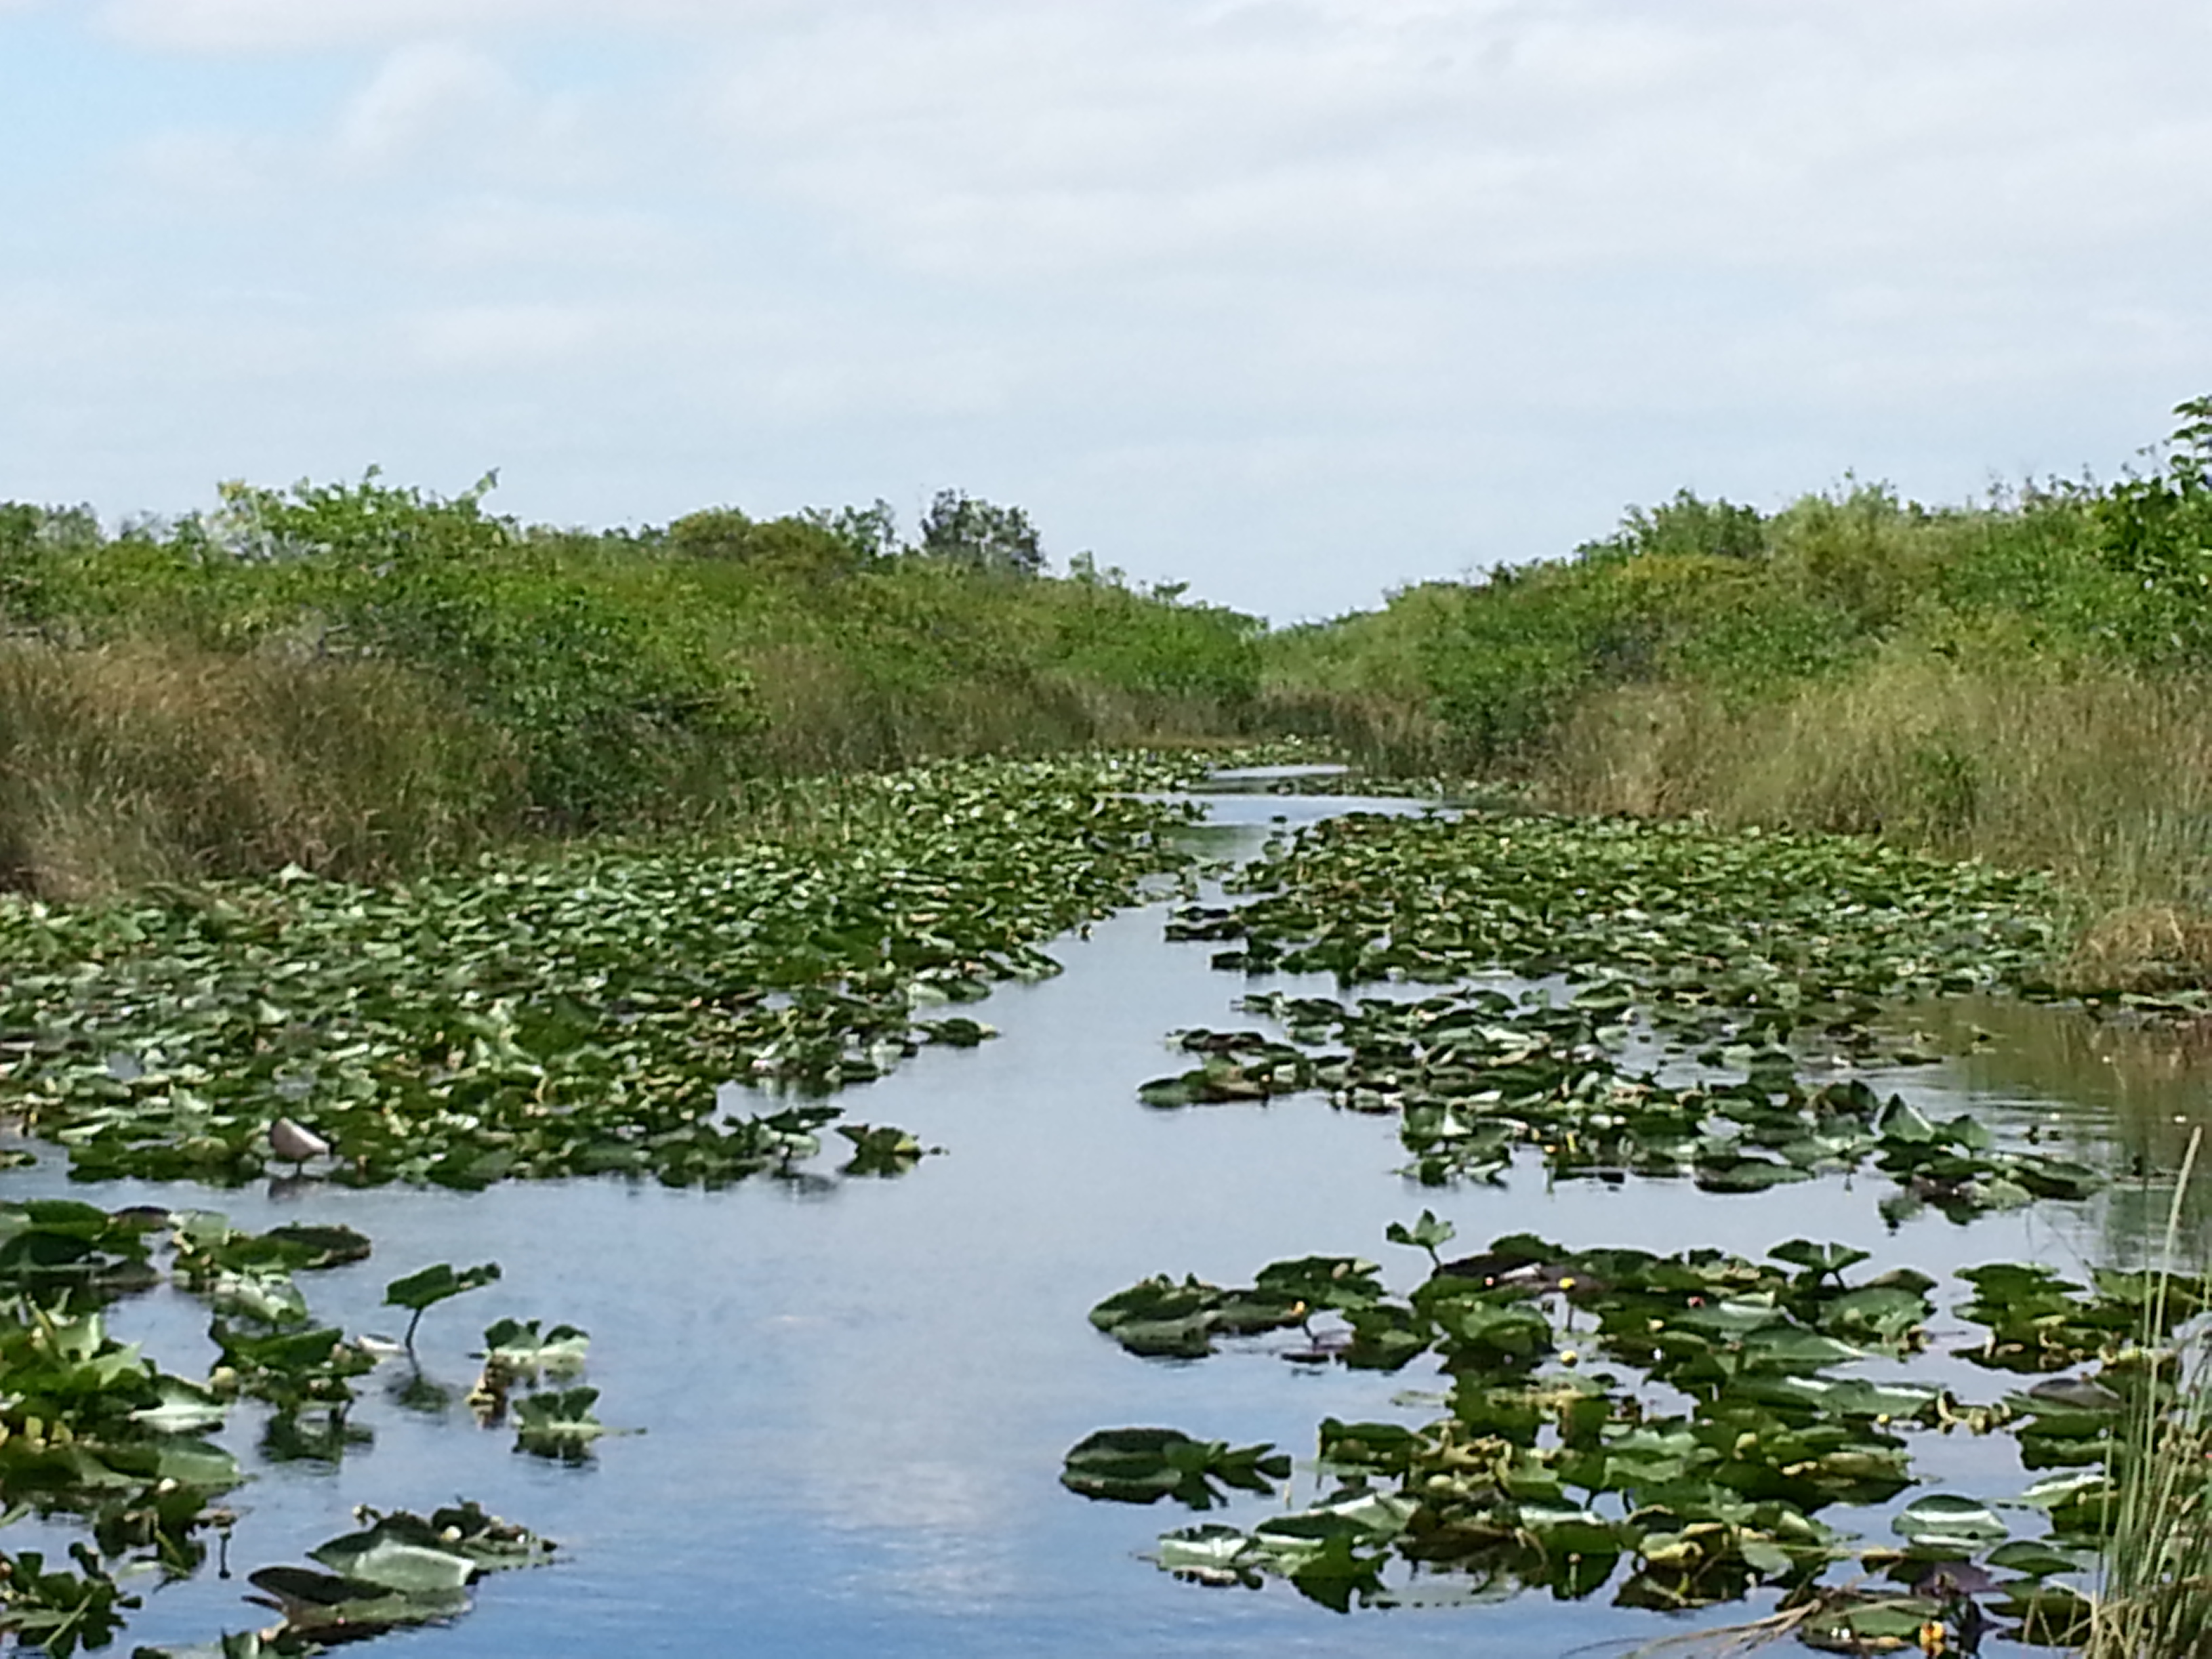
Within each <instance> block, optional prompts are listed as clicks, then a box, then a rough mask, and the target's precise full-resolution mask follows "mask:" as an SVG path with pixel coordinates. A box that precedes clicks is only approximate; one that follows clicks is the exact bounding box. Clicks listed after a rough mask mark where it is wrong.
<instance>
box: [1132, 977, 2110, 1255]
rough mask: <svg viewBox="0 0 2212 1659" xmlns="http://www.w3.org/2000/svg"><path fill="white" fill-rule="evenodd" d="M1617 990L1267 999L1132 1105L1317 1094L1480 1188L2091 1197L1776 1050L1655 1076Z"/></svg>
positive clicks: (2042, 1160)
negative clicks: (1640, 1054)
mask: <svg viewBox="0 0 2212 1659" xmlns="http://www.w3.org/2000/svg"><path fill="white" fill-rule="evenodd" d="M1627 995H1628V993H1627V992H1626V990H1625V989H1624V988H1623V987H1621V986H1620V982H1619V981H1603V982H1601V983H1599V984H1597V985H1595V986H1592V987H1587V988H1586V989H1585V990H1584V991H1583V992H1582V993H1581V994H1578V995H1577V997H1575V998H1574V999H1573V1000H1571V1001H1570V1002H1567V1003H1565V1004H1562V1005H1559V1006H1554V1005H1553V1003H1551V1002H1550V1001H1549V1000H1548V999H1547V998H1546V997H1545V996H1543V995H1542V994H1528V995H1524V996H1521V997H1515V996H1513V995H1510V994H1507V993H1505V992H1504V991H1499V990H1494V989H1481V988H1476V989H1469V990H1464V991H1458V992H1452V993H1447V994H1438V995H1436V996H1431V997H1426V998H1423V999H1421V1000H1418V1001H1397V1000H1382V999H1375V998H1367V999H1363V1000H1360V1001H1359V1002H1358V1004H1357V1005H1356V1006H1352V1007H1349V1008H1347V1007H1346V1006H1342V1005H1340V1004H1339V1003H1336V1002H1334V1001H1331V1000H1328V999H1326V998H1319V997H1288V996H1285V995H1282V994H1279V993H1278V994H1271V995H1266V996H1255V997H1250V998H1248V999H1246V1000H1245V1002H1244V1005H1243V1006H1244V1007H1245V1009H1246V1010H1247V1011H1248V1012H1254V1013H1259V1014H1263V1015H1266V1016H1267V1017H1268V1018H1272V1019H1273V1020H1275V1021H1277V1022H1279V1024H1282V1025H1283V1026H1284V1027H1285V1030H1287V1031H1288V1033H1289V1036H1290V1040H1289V1041H1285V1040H1284V1039H1282V1038H1279V1037H1272V1036H1267V1034H1266V1033H1264V1032H1261V1031H1256V1030H1252V1031H1226V1032H1224V1031H1210V1030H1196V1031H1187V1032H1183V1033H1182V1034H1181V1035H1180V1036H1179V1037H1178V1038H1177V1041H1178V1042H1179V1044H1180V1045H1181V1046H1182V1048H1184V1049H1185V1050H1186V1051H1188V1052H1192V1053H1194V1054H1198V1055H1200V1056H1201V1057H1202V1063H1201V1064H1200V1066H1197V1067H1194V1068H1193V1069H1191V1070H1189V1071H1186V1072H1183V1073H1180V1074H1177V1075H1176V1076H1172V1077H1166V1078H1161V1079H1155V1080H1154V1081H1152V1082H1151V1083H1147V1084H1146V1085H1144V1086H1143V1087H1142V1088H1141V1089H1140V1090H1139V1097H1140V1098H1141V1099H1143V1100H1144V1101H1146V1103H1148V1104H1151V1105H1154V1106H1160V1107H1170V1106H1178V1105H1188V1104H1198V1103H1217V1102H1229V1101H1266V1100H1272V1099H1274V1098H1277V1097H1282V1096H1286V1095H1291V1094H1296V1093H1298V1092H1300V1091H1318V1092H1322V1093H1324V1094H1325V1095H1326V1096H1327V1097H1328V1099H1329V1100H1330V1101H1331V1102H1332V1103H1334V1104H1335V1105H1337V1106H1339V1107H1340V1108H1343V1109H1347V1110H1352V1111H1358V1112H1372V1113H1395V1114H1396V1115H1397V1116H1398V1118H1399V1138H1400V1139H1401V1141H1402V1143H1403V1144H1404V1146H1405V1147H1406V1149H1407V1152H1409V1153H1411V1154H1412V1161H1411V1163H1410V1164H1407V1167H1406V1170H1405V1173H1406V1174H1407V1175H1409V1176H1413V1177H1414V1178H1415V1179H1417V1180H1419V1181H1420V1182H1423V1183H1424V1184H1425V1185H1430V1186H1440V1185H1443V1184H1444V1183H1446V1182H1451V1181H1455V1180H1459V1179H1462V1178H1473V1179H1477V1180H1495V1179H1498V1178H1500V1177H1502V1176H1504V1174H1505V1173H1506V1171H1507V1170H1510V1167H1511V1165H1512V1164H1513V1162H1514V1159H1515V1158H1516V1155H1528V1156H1533V1157H1538V1158H1541V1161H1542V1163H1543V1164H1544V1166H1545V1168H1546V1170H1547V1172H1548V1173H1549V1175H1550V1176H1552V1177H1553V1178H1554V1179H1565V1178H1572V1177H1584V1178H1595V1179H1601V1180H1610V1181H1620V1180H1623V1179H1625V1178H1626V1177H1627V1176H1659V1177H1686V1178H1689V1179H1692V1180H1694V1181H1695V1182H1696V1183H1697V1185H1698V1186H1699V1188H1702V1189H1704V1190H1705V1191H1708V1192H1717V1193H1742V1192H1763V1191H1765V1190H1766V1189H1768V1188H1772V1187H1776V1186H1779V1185H1784V1184H1785V1183H1789V1182H1799V1181H1807V1180H1810V1179H1813V1178H1814V1177H1815V1176H1823V1175H1833V1174H1843V1173H1848V1172H1850V1171H1852V1170H1858V1169H1861V1168H1863V1167H1864V1166H1866V1165H1868V1164H1873V1165H1875V1167H1878V1168H1879V1169H1880V1170H1882V1171H1883V1172H1884V1173H1886V1174H1887V1175H1889V1176H1892V1177H1893V1179H1894V1180H1895V1181H1896V1182H1897V1183H1898V1189H1897V1191H1896V1192H1895V1193H1893V1194H1892V1195H1891V1196H1890V1197H1889V1198H1888V1199H1887V1200H1885V1201H1884V1204H1883V1213H1884V1215H1885V1216H1886V1217H1887V1218H1889V1219H1891V1220H1892V1221H1893V1222H1894V1221H1899V1220H1902V1219H1903V1218H1905V1217H1906V1216H1908V1215H1910V1214H1911V1213H1912V1212H1916V1211H1917V1210H1918V1209H1920V1208H1923V1207H1926V1206H1933V1207H1935V1208H1937V1209H1939V1210H1941V1211H1942V1212H1943V1213H1945V1214H1947V1215H1948V1216H1949V1217H1951V1218H1953V1219H1954V1220H1965V1219H1966V1218H1970V1217H1972V1216H1973V1215H1975V1214H1978V1213H1980V1212H1984V1211H1987V1210H1992V1209H2004V1208H2012V1207H2016V1206H2019V1205H2022V1204H2025V1203H2027V1202H2028V1201H2029V1200H2031V1199H2033V1198H2068V1199H2079V1198H2084V1197H2087V1196H2088V1195H2089V1194H2092V1193H2093V1192H2095V1191H2096V1190H2098V1189H2099V1188H2100V1187H2102V1186H2103V1184H2104V1178H2103V1177H2102V1176H2100V1174H2099V1173H2098V1172H2097V1171H2096V1170H2093V1169H2092V1168H2091V1167H2089V1166H2088V1165H2087V1164H2081V1163H2080V1162H2079V1161H2077V1160H2074V1159H2069V1158H2063V1157H2059V1156H2057V1155H2054V1154H2051V1153H2049V1152H2043V1151H2040V1150H2037V1149H2033V1148H2029V1147H2027V1146H2000V1145H1999V1144H1998V1142H1997V1139H1996V1136H1995V1134H1994V1133H1992V1132H1991V1130H1990V1128H1989V1127H1987V1126H1985V1125H1984V1124H1982V1123H1980V1122H1978V1121H1976V1120H1975V1119H1973V1118H1972V1116H1968V1115H1960V1116H1958V1117H1955V1118H1953V1119H1951V1120H1949V1121H1945V1122H1935V1121H1930V1120H1929V1118H1927V1117H1926V1116H1925V1115H1923V1114H1922V1113H1921V1112H1920V1111H1918V1110H1917V1109H1916V1108H1914V1107H1913V1106H1911V1105H1910V1104H1909V1103H1906V1102H1905V1100H1903V1099H1902V1098H1901V1097H1898V1096H1896V1095H1894V1094H1893V1095H1891V1096H1889V1097H1887V1099H1885V1098H1884V1097H1881V1095H1879V1094H1877V1093H1876V1092H1875V1091H1874V1090H1873V1089H1872V1088H1870V1087H1869V1085H1867V1084H1866V1083H1865V1082H1864V1081H1863V1080H1861V1079H1856V1078H1844V1079H1834V1078H1831V1079H1828V1080H1826V1081H1822V1082H1814V1081H1810V1080H1808V1079H1806V1078H1804V1077H1802V1076H1801V1075H1800V1067H1801V1061H1800V1059H1799V1057H1798V1056H1797V1055H1796V1054H1793V1053H1791V1052H1790V1050H1788V1049H1785V1048H1778V1047H1775V1046H1773V1045H1772V1044H1771V1043H1762V1044H1759V1045H1757V1046H1753V1045H1748V1044H1735V1045H1729V1046H1726V1047H1721V1048H1709V1049H1707V1050H1706V1051H1705V1053H1704V1054H1703V1055H1702V1058H1703V1059H1704V1060H1705V1062H1706V1063H1707V1064H1708V1065H1709V1066H1711V1067H1712V1068H1714V1071H1715V1072H1716V1073H1717V1071H1718V1070H1719V1068H1722V1067H1726V1068H1728V1070H1729V1071H1730V1072H1733V1073H1740V1075H1736V1076H1733V1077H1724V1076H1721V1075H1716V1074H1708V1075H1705V1076H1704V1077H1702V1078H1700V1079H1697V1080H1694V1081H1688V1082H1680V1083H1676V1082H1667V1081H1662V1079H1661V1077H1660V1075H1659V1074H1658V1073H1657V1071H1656V1069H1655V1068H1654V1067H1653V1066H1650V1065H1649V1064H1646V1065H1644V1066H1640V1067H1639V1066H1636V1065H1634V1064H1632V1062H1631V1060H1629V1059H1627V1058H1626V1054H1625V1050H1624V1045H1625V1043H1626V1038H1627V1036H1628V1030H1629V1028H1628V1027H1627V1026H1626V1024H1623V1023H1622V1018H1621V1016H1622V1012H1623V1010H1624V1007H1625V1006H1626V999H1627Z"/></svg>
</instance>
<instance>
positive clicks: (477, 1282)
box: [384, 1261, 500, 1313]
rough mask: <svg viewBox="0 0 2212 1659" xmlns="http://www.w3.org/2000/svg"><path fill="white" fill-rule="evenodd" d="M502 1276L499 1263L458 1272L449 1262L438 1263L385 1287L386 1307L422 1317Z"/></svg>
mask: <svg viewBox="0 0 2212 1659" xmlns="http://www.w3.org/2000/svg"><path fill="white" fill-rule="evenodd" d="M499 1276H500V1271H499V1263H497V1262H496V1261H486V1262H483V1263H482V1264H481V1265H480V1266H477V1267H464V1268H461V1269H459V1271H456V1270H455V1268H454V1267H453V1263H451V1262H449V1261H440V1262H435V1263H434V1264H432V1265H431V1266H429V1267H425V1268H423V1269H422V1271H421V1272H419V1273H409V1274H408V1275H407V1276H406V1277H405V1278H404V1279H393V1280H392V1282H391V1283H390V1284H389V1285H386V1286H385V1287H384V1305H385V1306H386V1307H387V1308H407V1309H410V1310H413V1311H414V1312H416V1313H421V1312H422V1310H425V1309H427V1308H434V1307H435V1306H437V1304H439V1303H441V1302H443V1301H445V1300H447V1298H448V1297H456V1296H459V1295H462V1294H463V1293H464V1292H465V1291H473V1290H479V1289H481V1288H482V1287H483V1286H484V1285H489V1284H491V1283H492V1282H493V1281H495V1279H498V1278H499Z"/></svg>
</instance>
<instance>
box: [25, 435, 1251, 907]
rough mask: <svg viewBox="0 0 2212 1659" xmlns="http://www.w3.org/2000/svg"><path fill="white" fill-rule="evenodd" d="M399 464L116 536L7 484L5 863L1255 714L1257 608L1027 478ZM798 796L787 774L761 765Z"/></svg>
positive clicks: (389, 830) (428, 836) (358, 861)
mask: <svg viewBox="0 0 2212 1659" xmlns="http://www.w3.org/2000/svg"><path fill="white" fill-rule="evenodd" d="M489 482H490V481H489V480H486V481H485V486H484V487H481V488H479V489H477V490H473V491H471V492H469V493H467V494H465V495H461V496H459V497H458V498H456V499H454V500H451V501H441V500H438V499H435V498H433V497H430V496H427V495H423V494H422V493H421V492H420V491H417V490H414V489H395V488H392V487H389V486H387V485H385V484H383V483H379V482H378V481H377V479H376V478H375V477H374V475H373V474H372V475H371V476H370V477H368V479H366V480H364V481H363V482H362V483H360V484H358V485H343V486H312V485H307V484H302V485H301V486H299V487H297V488H295V489H293V490H291V491H289V492H278V491H272V490H265V489H249V488H246V487H245V486H243V485H233V486H228V487H227V488H226V489H225V490H224V492H223V502H224V505H223V507H222V510H221V511H219V512H217V513H211V514H207V515H199V516H192V517H187V518H185V519H183V520H179V521H178V522H175V523H173V524H167V525H151V526H139V527H137V528H131V529H127V530H125V532H122V533H120V534H118V535H115V536H112V537H111V536H108V535H106V534H104V533H103V532H102V531H101V528H100V523H99V521H98V520H97V519H96V518H95V516H94V514H93V513H91V512H89V511H88V510H86V509H75V510H68V511H58V510H53V509H46V508H39V507H25V506H11V507H0V630H4V639H0V878H4V879H5V880H6V881H7V882H9V884H14V885H17V886H27V887H30V888H33V889H34V890H44V891H47V892H50V893H63V894H67V893H72V892H86V891H96V890H100V889H102V888H106V887H110V886H113V885H117V884H132V883H136V882H140V881H143V880H146V879H149V878H164V877H190V876H201V875H209V874H243V873H250V872H265V871H270V870H274V869H276V868H277V867H279V866H283V865H284V864H286V863H298V864H300V865H301V866H305V867H307V868H310V869H313V870H315V871H317V872H321V873H329V874H335V875H379V874H385V873H389V872H395V871H401V870H405V869H408V868H411V867H419V866H423V865H425V864H428V863H432V862H435V861H436V860H439V859H440V858H441V856H445V855H450V854H453V853H454V852H456V851H459V850H462V849H465V848H470V847H471V846H475V845H478V844H482V843H485V842H493V841H496V840H500V839H504V838H507V837H511V836H514V835H516V834H520V833H525V832H529V831H534V830H556V831H566V830H571V829H591V828H600V827H606V826H609V825H620V826H623V827H625V828H638V827H643V826H645V825H647V824H651V823H659V824H662V825H666V824H669V823H682V824H685V825H696V824H699V823H711V822H713V821H714V820H716V819H718V818H722V819H726V818H727V817H730V816H731V815H732V814H733V813H736V814H740V815H742V814H744V813H745V812H747V811H752V810H757V807H758V804H759V802H760V799H762V796H763V788H762V786H763V784H764V783H766V784H772V783H773V782H774V781H777V780H781V779H785V778H789V777H793V776H800V775H814V774H819V773H824V772H829V771H852V770H862V769H884V768H894V767H897V766H900V765H903V764H907V763H912V762H915V761H917V760H921V759H927V758H931V757H943V756H958V755H967V754H977V753H998V752H1006V751H1027V752H1036V751H1043V750H1060V749H1066V748H1069V747H1073V746H1083V745H1089V744H1097V743H1101V742H1114V743H1129V742H1133V741H1136V740H1139V739H1150V738H1158V737H1162V736H1167V737H1174V736H1177V735H1183V736H1188V735H1190V734H1193V733H1197V732H1219V731H1222V730H1225V729H1229V728H1231V727H1233V726H1235V725H1236V724H1237V722H1238V721H1239V720H1241V719H1242V718H1243V714H1244V711H1245V708H1246V707H1247V705H1249V702H1251V700H1252V698H1253V697H1254V695H1255V692H1256V690H1257V686H1258V677H1259V656H1258V646H1257V637H1256V636H1257V634H1258V632H1259V625H1258V624H1257V623H1255V622H1254V621H1253V620H1252V619H1250V618H1248V617H1242V616H1239V615H1237V614H1235V613H1233V612H1231V611H1225V610H1221V609H1219V608H1217V607H1212V606H1206V605H1194V604H1185V603H1182V602H1181V601H1180V600H1179V599H1178V598H1177V597H1176V595H1175V594H1174V593H1172V592H1140V591H1138V590H1136V589H1134V588H1132V587H1131V586H1128V585H1127V583H1126V582H1125V581H1124V580H1123V579H1122V578H1121V575H1120V574H1119V573H1118V572H1115V571H1112V570H1108V571H1104V572H1102V571H1100V570H1099V569H1098V568H1097V567H1096V565H1095V564H1093V563H1092V562H1091V561H1090V560H1089V559H1087V558H1085V557H1084V556H1078V557H1077V558H1076V560H1075V561H1073V574H1070V575H1068V576H1066V577H1064V578H1057V579H1055V578H1052V577H1048V576H1045V575H1043V574H1041V573H1040V567H1041V564H1042V552H1041V550H1040V548H1039V544H1038V540H1037V536H1036V531H1035V529H1034V528H1033V527H1032V526H1030V524H1029V521H1028V520H1027V519H1026V517H1025V516H1024V515H1023V514H1022V513H1020V511H1019V510H1018V509H1016V508H1010V507H995V506H994V505H992V504H991V503H988V502H984V501H975V500H973V499H971V498H969V497H965V496H963V495H958V494H957V493H952V492H948V493H946V494H945V495H940V496H939V498H938V500H937V501H936V502H935V503H934V504H933V507H931V509H930V511H929V513H927V515H926V517H925V518H924V520H923V521H922V523H921V526H920V535H919V538H918V539H917V540H916V541H915V543H914V544H911V545H905V544H901V543H900V542H899V541H898V539H897V538H896V526H894V525H893V523H892V520H891V516H890V511H889V509H888V508H886V507H882V506H881V505H880V504H879V505H878V507H873V508H870V509H866V510H854V509H845V510H842V511H839V512H834V513H831V512H814V513H805V514H801V515H799V516H796V517H792V518H785V519H779V520H766V521H759V520H753V519H750V518H749V517H747V516H746V515H745V514H744V513H740V512H738V511H735V510H733V509H726V508H725V509H716V510H713V511H708V512H702V513H694V514H691V515H690V516H689V517H687V518H684V519H680V520H677V521H676V522H675V523H673V524H671V525H670V526H666V527H665V528H653V529H647V530H644V531H639V532H606V533H598V534H587V533H584V532H568V531H559V530H552V529H548V528H545V527H542V526H536V527H533V526H523V525H520V524H518V523H516V522H515V521H513V520H509V519H505V518H501V517H499V516H497V515H495V513H491V512H489V511H488V510H487V509H486V507H485V505H484V495H485V489H486V488H488V487H489ZM765 793H767V794H768V795H769V797H771V798H773V797H774V796H775V793H776V792H775V791H774V790H773V789H772V788H771V789H769V790H767V791H766V792H765Z"/></svg>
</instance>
